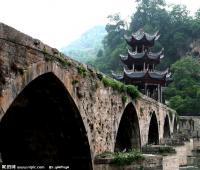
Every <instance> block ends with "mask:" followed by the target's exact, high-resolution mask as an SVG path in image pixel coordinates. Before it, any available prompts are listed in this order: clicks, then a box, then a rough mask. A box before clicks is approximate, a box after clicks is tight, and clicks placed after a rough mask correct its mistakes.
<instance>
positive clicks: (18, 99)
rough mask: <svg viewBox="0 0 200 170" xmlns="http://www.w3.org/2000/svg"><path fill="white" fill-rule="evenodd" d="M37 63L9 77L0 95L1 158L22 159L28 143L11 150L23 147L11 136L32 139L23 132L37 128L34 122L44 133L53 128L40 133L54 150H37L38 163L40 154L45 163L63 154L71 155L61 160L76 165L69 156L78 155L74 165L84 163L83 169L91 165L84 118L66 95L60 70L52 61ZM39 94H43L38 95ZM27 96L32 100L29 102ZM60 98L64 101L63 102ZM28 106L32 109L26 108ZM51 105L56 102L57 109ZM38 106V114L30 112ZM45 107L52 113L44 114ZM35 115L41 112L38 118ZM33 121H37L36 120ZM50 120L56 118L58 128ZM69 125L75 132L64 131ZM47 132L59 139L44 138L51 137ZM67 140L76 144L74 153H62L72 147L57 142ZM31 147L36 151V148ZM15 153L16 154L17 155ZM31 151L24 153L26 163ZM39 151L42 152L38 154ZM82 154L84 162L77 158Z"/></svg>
mask: <svg viewBox="0 0 200 170" xmlns="http://www.w3.org/2000/svg"><path fill="white" fill-rule="evenodd" d="M39 65H40V69H39V70H37V72H35V71H34V69H35V67H33V68H32V67H30V68H29V69H28V70H27V72H26V73H25V74H24V76H18V77H16V79H15V81H13V82H12V84H11V88H12V89H10V88H9V89H5V93H4V94H5V95H4V96H3V97H2V98H1V107H2V110H3V112H4V113H5V115H1V118H2V117H3V118H2V120H1V122H0V123H1V126H0V128H1V129H0V133H1V137H4V138H3V139H4V140H1V142H0V149H1V152H2V159H3V161H4V162H7V163H12V161H15V162H16V163H17V161H19V160H18V158H21V160H22V158H23V159H25V155H26V153H25V151H26V152H27V151H28V150H29V152H30V146H29V147H28V146H27V145H26V147H28V148H29V149H27V148H26V149H25V151H24V152H23V151H22V152H21V153H14V152H15V151H18V149H20V147H23V146H22V144H20V143H21V142H22V141H20V140H19V139H18V140H17V138H15V137H17V136H16V135H19V136H22V137H24V138H23V140H32V139H31V138H28V137H27V136H26V135H24V134H28V135H29V136H32V137H33V136H34V133H33V132H32V134H31V133H30V130H31V129H32V130H34V131H37V128H36V129H34V128H35V126H34V125H37V126H39V127H40V128H42V129H43V131H41V132H44V134H46V133H45V132H46V131H47V129H48V128H50V129H51V130H52V131H53V132H52V131H51V130H50V131H49V132H48V133H47V134H46V136H45V135H44V134H43V135H44V136H45V137H46V138H47V139H46V140H45V139H44V141H46V143H48V142H47V141H49V142H50V143H51V145H49V147H50V149H51V147H55V148H54V149H53V148H52V149H53V150H57V154H56V153H50V156H48V154H47V153H46V150H45V148H44V149H43V152H41V153H40V154H39V156H37V159H38V160H37V159H36V160H37V161H38V163H39V162H40V161H41V160H42V157H43V158H44V157H45V159H46V162H47V163H48V161H50V162H51V160H52V159H53V160H61V161H55V162H54V163H55V164H59V163H62V161H66V159H64V157H65V158H66V157H70V156H71V157H70V158H69V159H68V160H67V161H66V162H65V163H66V164H70V165H71V166H72V167H73V166H74V167H75V166H77V165H78V164H77V161H75V163H74V161H72V160H78V159H79V162H80V164H79V165H78V166H83V167H81V169H82V168H84V167H85V169H91V168H92V165H91V155H90V150H91V149H90V145H89V142H90V140H89V141H88V139H87V136H88V133H89V132H88V129H87V127H86V128H85V126H87V124H86V123H85V122H84V120H82V115H81V114H80V113H79V111H78V107H77V106H76V104H75V102H74V99H73V97H72V96H71V95H70V93H69V91H68V90H67V88H66V85H64V83H65V82H64V81H63V75H62V74H60V70H59V68H58V67H57V65H56V64H49V63H40V64H39ZM57 75H59V76H57ZM22 79H24V80H23V81H22ZM42 79H44V80H42ZM51 80H53V81H51ZM19 81H21V82H23V83H21V84H19ZM41 82H42V83H41ZM56 84H57V85H56ZM58 84H59V85H58ZM44 85H45V86H44ZM39 86H42V88H43V90H41V89H40V87H39ZM33 87H36V88H33ZM45 87H46V88H45ZM13 88H14V89H13ZM27 89H29V90H27ZM30 89H31V90H30ZM39 89H40V90H39ZM58 91H59V93H58V94H59V95H58V94H56V93H57V92H58ZM33 95H35V97H33V98H32V97H31V98H32V99H30V96H33ZM42 96H43V98H42ZM45 96H46V97H47V96H48V97H49V100H48V101H45V100H44V99H45ZM61 96H62V97H61ZM60 97H61V98H60ZM53 98H57V99H58V100H57V101H59V102H61V103H59V102H56V101H54V99H53ZM59 98H60V100H59ZM27 99H29V100H27ZM36 99H38V100H36ZM30 100H32V102H31V101H30ZM5 101H9V102H5ZM63 101H65V102H63ZM31 103H32V104H33V103H35V107H34V106H31ZM9 104H10V105H9ZM43 104H44V105H43ZM59 104H60V107H59ZM33 105H34V104H33ZM28 106H30V107H32V109H29V107H28ZM42 106H43V107H42ZM55 106H58V107H57V109H56V107H55ZM39 108H41V114H40V115H38V114H36V115H35V114H33V113H32V112H33V110H34V109H36V110H35V111H36V112H35V113H37V111H38V110H37V109H39ZM50 108H51V109H50ZM20 109H21V110H20ZM46 109H47V110H48V112H50V113H52V114H50V115H48V113H47V112H46ZM31 110H32V111H31ZM67 110H68V111H69V113H70V114H64V113H66V112H67ZM25 112H28V113H29V114H30V117H31V118H32V119H30V118H29V117H28V116H27V115H28V114H27V115H26V114H25ZM53 112H57V113H58V115H59V116H58V115H57V116H56V115H55V114H53ZM42 113H44V115H43V116H42ZM82 114H83V113H82ZM23 116H25V117H23ZM39 116H42V117H41V119H40V117H39ZM59 120H62V121H61V122H62V123H60V124H59V123H58V121H59ZM69 120H70V121H69ZM37 121H39V123H38V122H37ZM42 121H44V124H45V121H47V122H46V126H47V127H48V128H46V129H45V127H44V126H43V122H42ZM54 121H55V122H56V123H55V125H58V126H59V127H60V128H58V129H60V130H58V129H56V128H57V126H55V125H54V123H53V122H54ZM65 121H66V122H67V123H66V122H65ZM34 122H35V123H34ZM64 122H65V123H64ZM72 122H73V123H72ZM23 125H26V126H27V127H29V128H28V129H29V130H27V132H25V130H23V131H20V130H21V129H23V128H22V126H23ZM70 125H74V126H72V127H71V126H70ZM75 125H77V126H75ZM65 126H66V127H65ZM69 127H70V131H72V130H74V132H76V133H74V134H71V133H70V131H67V129H68V128H69ZM73 128H74V129H73ZM53 129H56V130H57V131H56V130H53ZM63 129H65V130H64V132H62V130H63ZM86 129H87V132H86ZM7 131H8V132H10V133H11V134H12V135H9V133H7ZM55 131H56V132H55ZM37 132H38V131H37ZM51 133H52V134H54V135H56V136H57V137H58V136H59V139H60V140H57V142H56V140H55V141H51V140H48V139H49V138H50V139H51V137H50V136H51V135H50V134H51ZM69 133H70V134H69ZM30 134H31V135H30ZM75 134H79V135H77V136H76V135H75ZM38 135H40V134H38ZM73 135H74V136H73ZM41 136H42V135H41ZM70 137H71V138H72V139H77V140H72V141H73V142H69V141H70V139H68V138H70ZM33 139H34V137H33ZM61 139H62V140H63V141H62V142H61ZM16 140H17V142H16ZM37 140H38V136H37V135H36V137H35V141H37ZM52 140H53V139H52ZM67 141H68V143H70V144H77V149H75V148H74V153H75V154H74V156H73V153H72V152H71V153H72V154H71V155H70V156H69V155H68V156H67V155H66V153H64V151H66V150H67V149H73V147H68V148H65V149H64V150H63V151H61V149H59V147H60V146H66V145H65V144H66V143H67ZM78 141H81V142H80V143H79V142H78ZM22 143H23V142H22ZM39 143H42V142H41V141H40V140H39V141H38V142H36V144H38V145H39V146H38V147H41V146H42V144H41V146H40V144H39ZM52 143H54V144H55V143H60V145H59V144H57V145H53V144H52ZM29 144H30V141H29ZM18 145H19V146H18ZM17 146H18V147H17ZM47 146H48V145H47ZM24 147H25V146H24ZM34 147H35V148H37V147H36V146H32V148H34ZM11 148H12V149H11ZM42 148H43V147H42ZM81 148H82V149H81ZM7 149H8V150H7ZM78 150H79V151H81V150H82V151H81V152H82V153H86V152H85V151H86V150H87V154H86V155H81V152H79V151H78ZM35 151H37V149H36V150H35ZM70 151H72V150H70ZM13 153H14V154H13ZM35 153H36V152H35ZM59 153H60V154H59ZM68 153H70V152H68ZM11 154H12V156H11ZM17 154H20V155H21V157H20V156H19V155H17ZM33 155H34V154H33V153H32V154H29V157H26V160H27V163H29V162H31V161H32V159H33V158H34V156H33ZM41 155H43V156H41ZM45 155H46V156H45ZM83 156H84V158H85V160H86V162H87V163H86V164H85V163H84V161H85V160H84V161H83V160H81V159H80V157H83ZM58 157H59V158H58ZM72 157H73V159H71V158H72ZM54 158H55V159H54ZM88 158H89V160H88ZM11 159H12V161H11V162H10V160H11ZM28 161H29V162H28ZM81 162H83V163H81ZM19 163H20V162H19ZM63 163H64V162H63ZM81 164H82V165H81ZM75 169H76V168H75Z"/></svg>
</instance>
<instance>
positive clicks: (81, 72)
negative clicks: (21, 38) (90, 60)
mask: <svg viewBox="0 0 200 170" xmlns="http://www.w3.org/2000/svg"><path fill="white" fill-rule="evenodd" d="M77 70H78V73H79V74H81V75H82V76H86V72H87V70H86V69H85V68H84V67H83V66H78V67H77Z"/></svg>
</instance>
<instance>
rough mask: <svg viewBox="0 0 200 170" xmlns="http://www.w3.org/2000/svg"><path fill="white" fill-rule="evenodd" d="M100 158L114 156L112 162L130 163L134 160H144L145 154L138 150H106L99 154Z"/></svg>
mask: <svg viewBox="0 0 200 170" xmlns="http://www.w3.org/2000/svg"><path fill="white" fill-rule="evenodd" d="M98 157H99V158H112V159H113V161H112V163H114V164H117V165H129V164H131V163H132V162H134V161H140V160H144V156H143V155H142V153H141V152H139V151H137V150H132V151H130V152H116V153H113V152H109V151H105V152H103V153H101V154H99V155H98Z"/></svg>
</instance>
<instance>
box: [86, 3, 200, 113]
mask: <svg viewBox="0 0 200 170" xmlns="http://www.w3.org/2000/svg"><path fill="white" fill-rule="evenodd" d="M130 5H131V4H130ZM108 18H109V19H110V22H109V23H108V24H107V25H106V31H107V35H106V36H105V37H104V39H103V51H102V50H101V51H100V52H99V53H100V54H101V55H98V57H97V58H96V59H95V60H94V61H90V62H88V63H89V64H90V65H92V66H94V67H96V68H98V69H99V70H100V71H102V72H104V73H106V74H110V72H111V70H113V71H116V72H120V71H121V70H122V66H121V62H120V60H119V54H126V53H127V48H130V47H129V46H128V45H127V44H126V42H125V39H124V35H128V36H130V35H131V33H132V32H135V31H137V30H138V29H140V28H143V29H144V30H145V31H146V32H149V33H153V32H155V31H157V30H159V33H160V38H159V40H158V41H157V43H156V45H155V47H154V48H153V49H152V51H159V50H160V49H161V48H162V47H163V48H164V49H165V51H164V53H165V58H164V59H163V60H162V62H161V64H160V65H159V67H158V68H157V69H162V70H163V69H165V68H166V67H170V66H171V71H172V73H173V76H172V77H173V79H174V81H173V83H172V84H171V85H170V86H169V87H168V88H167V89H166V92H165V97H166V98H165V99H166V100H168V101H169V105H170V106H171V107H172V108H174V109H176V110H177V111H178V113H179V114H189V115H196V114H199V113H200V107H199V105H200V97H199V96H200V72H199V70H200V66H199V60H198V55H199V54H197V53H196V52H194V51H193V50H192V49H191V46H192V44H194V43H195V42H198V41H199V38H200V10H198V11H197V12H196V13H195V15H194V16H191V15H190V13H189V11H188V10H187V9H186V7H185V6H182V5H172V6H170V7H169V6H168V5H167V4H166V3H165V1H164V0H137V10H136V12H135V13H133V15H132V18H131V22H130V24H129V25H128V27H127V23H126V22H125V21H123V20H122V19H121V17H120V16H119V14H116V15H112V16H109V17H108ZM199 49H200V48H199ZM186 55H187V56H188V55H189V56H190V57H186V58H185V56H186ZM194 56H195V57H194Z"/></svg>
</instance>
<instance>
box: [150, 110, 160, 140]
mask: <svg viewBox="0 0 200 170" xmlns="http://www.w3.org/2000/svg"><path fill="white" fill-rule="evenodd" d="M148 144H159V125H158V119H157V116H156V114H155V112H152V113H151V119H150V123H149V132H148Z"/></svg>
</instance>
